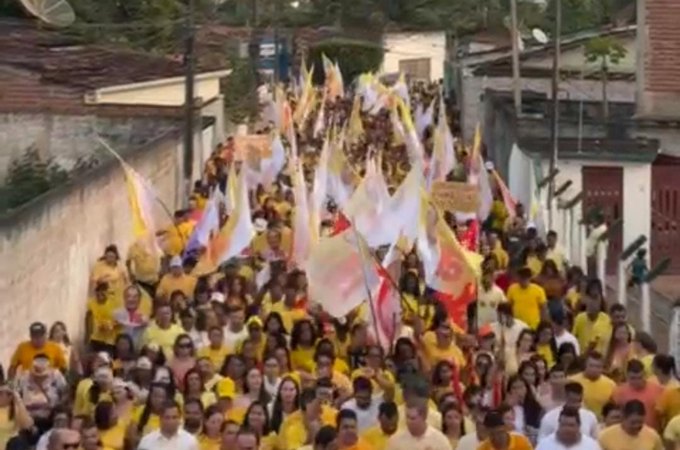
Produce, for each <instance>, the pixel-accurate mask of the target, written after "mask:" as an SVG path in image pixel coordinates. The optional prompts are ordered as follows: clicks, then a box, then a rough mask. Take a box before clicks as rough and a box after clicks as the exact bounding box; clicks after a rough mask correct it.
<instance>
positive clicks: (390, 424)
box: [361, 402, 399, 450]
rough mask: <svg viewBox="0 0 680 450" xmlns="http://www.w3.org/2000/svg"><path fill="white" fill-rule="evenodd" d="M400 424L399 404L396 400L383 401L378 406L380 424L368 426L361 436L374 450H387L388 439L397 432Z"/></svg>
mask: <svg viewBox="0 0 680 450" xmlns="http://www.w3.org/2000/svg"><path fill="white" fill-rule="evenodd" d="M398 425H399V413H398V410H397V404H396V403H394V402H383V403H381V404H380V407H379V408H378V425H376V426H373V427H371V428H368V429H367V430H366V431H364V432H363V434H362V435H361V437H362V438H363V439H364V440H365V441H366V442H367V443H368V444H369V445H371V446H372V447H373V449H374V450H385V448H386V447H387V441H388V440H389V438H390V437H391V436H392V435H393V434H394V433H396V432H397V427H398Z"/></svg>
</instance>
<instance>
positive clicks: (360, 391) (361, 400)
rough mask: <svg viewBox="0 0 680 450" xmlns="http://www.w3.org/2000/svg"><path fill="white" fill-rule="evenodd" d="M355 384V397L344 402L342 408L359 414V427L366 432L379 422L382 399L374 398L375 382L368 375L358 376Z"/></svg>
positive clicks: (360, 430)
mask: <svg viewBox="0 0 680 450" xmlns="http://www.w3.org/2000/svg"><path fill="white" fill-rule="evenodd" d="M352 385H353V392H354V398H352V399H350V400H347V401H346V402H345V403H343V404H342V409H348V410H350V411H353V412H354V413H355V414H356V416H357V428H358V429H359V432H360V433H361V432H364V431H366V430H367V429H368V428H371V427H372V426H375V425H377V424H378V415H379V414H378V413H379V409H380V399H377V398H376V399H374V398H373V384H372V383H371V380H369V379H368V378H366V377H361V376H360V377H357V378H356V379H355V380H354V382H353V383H352Z"/></svg>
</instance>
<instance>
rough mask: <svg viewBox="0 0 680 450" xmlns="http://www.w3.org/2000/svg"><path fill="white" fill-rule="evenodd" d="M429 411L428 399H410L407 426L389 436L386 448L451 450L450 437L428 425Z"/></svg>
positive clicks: (407, 410)
mask: <svg viewBox="0 0 680 450" xmlns="http://www.w3.org/2000/svg"><path fill="white" fill-rule="evenodd" d="M428 413H429V409H428V405H427V399H424V398H416V399H412V400H411V401H409V402H408V404H407V406H406V428H405V429H403V430H400V431H397V432H396V433H394V434H393V435H392V437H390V438H389V440H388V441H387V446H386V447H385V448H386V450H403V449H412V450H418V449H428V450H451V444H450V443H449V440H448V438H447V437H446V436H444V434H443V433H442V432H441V431H439V430H438V429H436V428H434V427H433V426H431V425H428V423H427V414H428Z"/></svg>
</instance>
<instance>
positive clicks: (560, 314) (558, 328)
mask: <svg viewBox="0 0 680 450" xmlns="http://www.w3.org/2000/svg"><path fill="white" fill-rule="evenodd" d="M552 321H553V330H554V331H553V332H554V334H555V346H556V347H557V349H558V350H559V348H560V345H562V344H565V343H569V344H572V345H573V346H574V349H575V350H576V355H577V356H578V355H580V354H581V349H580V348H579V345H578V339H576V336H574V335H573V334H571V333H570V332H569V330H567V327H568V324H567V318H566V317H565V314H564V310H563V309H562V308H559V309H558V310H556V311H554V312H553V314H552Z"/></svg>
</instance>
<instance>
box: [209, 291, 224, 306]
mask: <svg viewBox="0 0 680 450" xmlns="http://www.w3.org/2000/svg"><path fill="white" fill-rule="evenodd" d="M210 301H211V302H220V303H224V294H223V293H221V292H213V293H212V295H211V296H210Z"/></svg>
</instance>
